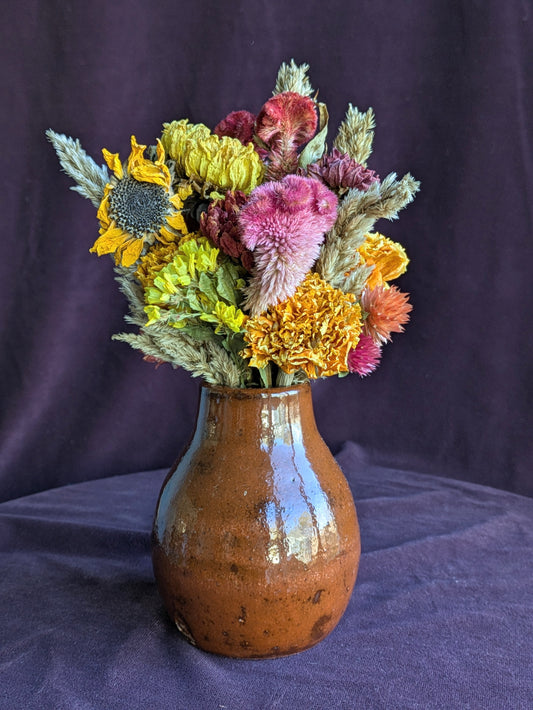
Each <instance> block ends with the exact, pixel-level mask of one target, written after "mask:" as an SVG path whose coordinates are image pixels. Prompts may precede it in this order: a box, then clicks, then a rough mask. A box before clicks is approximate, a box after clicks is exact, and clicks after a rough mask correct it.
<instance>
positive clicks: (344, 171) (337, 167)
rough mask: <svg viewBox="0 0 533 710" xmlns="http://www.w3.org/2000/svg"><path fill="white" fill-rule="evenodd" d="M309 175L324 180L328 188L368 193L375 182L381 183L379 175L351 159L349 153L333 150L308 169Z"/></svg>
mask: <svg viewBox="0 0 533 710" xmlns="http://www.w3.org/2000/svg"><path fill="white" fill-rule="evenodd" d="M307 175H309V177H314V178H316V179H318V180H322V181H323V182H324V183H325V184H326V185H327V186H328V187H330V188H332V189H335V188H355V189H356V190H361V191H362V192H366V191H367V190H368V188H369V187H370V186H371V185H372V183H374V182H379V175H376V173H375V172H374V171H373V170H370V169H369V168H365V166H364V165H361V164H360V163H357V162H356V161H355V160H353V158H350V156H349V155H348V153H341V152H340V150H338V149H337V148H333V150H332V151H331V153H330V154H329V155H327V154H326V155H324V156H323V157H322V158H321V159H320V160H319V161H318V162H317V163H313V164H312V165H309V166H308V167H307Z"/></svg>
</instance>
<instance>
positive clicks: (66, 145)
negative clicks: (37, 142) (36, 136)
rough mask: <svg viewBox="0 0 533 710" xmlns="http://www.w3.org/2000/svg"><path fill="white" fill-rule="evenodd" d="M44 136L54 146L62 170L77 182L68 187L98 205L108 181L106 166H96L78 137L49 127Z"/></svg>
mask: <svg viewBox="0 0 533 710" xmlns="http://www.w3.org/2000/svg"><path fill="white" fill-rule="evenodd" d="M46 137H47V138H48V140H49V141H50V143H51V144H52V145H53V146H54V150H55V152H56V153H57V157H58V158H59V162H60V164H61V167H62V168H63V170H64V171H65V172H66V174H67V175H68V176H69V177H71V178H72V179H73V180H74V181H75V182H76V183H77V185H76V186H75V187H71V188H70V189H71V190H74V192H78V193H79V194H80V195H83V197H87V198H88V199H89V200H90V201H91V202H92V203H93V205H94V206H95V207H99V205H100V202H101V201H102V198H103V196H104V188H105V186H106V184H107V183H108V182H109V173H108V171H107V168H106V166H105V165H102V166H98V165H97V164H96V163H95V162H94V160H93V159H92V158H91V157H90V156H88V155H87V153H86V152H85V151H84V150H83V148H82V147H81V144H80V142H79V140H78V139H76V140H74V139H73V138H69V137H68V136H65V135H64V134H62V133H56V132H55V131H52V130H51V129H48V130H47V131H46Z"/></svg>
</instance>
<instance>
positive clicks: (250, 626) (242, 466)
mask: <svg viewBox="0 0 533 710" xmlns="http://www.w3.org/2000/svg"><path fill="white" fill-rule="evenodd" d="M152 549H153V563H154V572H155V576H156V580H157V583H158V587H159V590H160V593H161V596H162V598H163V601H164V603H165V607H166V609H167V611H168V613H169V615H170V617H171V618H172V619H173V620H174V621H175V623H176V625H177V627H178V628H179V629H180V631H181V632H182V633H183V634H184V635H185V636H186V637H187V638H188V639H189V641H191V642H192V643H194V644H196V645H197V646H199V647H200V648H203V649H205V650H207V651H211V652H214V653H219V654H223V655H228V656H237V657H252V658H253V657H255V658H260V657H270V656H279V655H286V654H289V653H295V652H297V651H301V650H303V649H305V648H308V647H309V646H312V645H314V644H315V643H317V642H318V641H320V640H321V639H322V638H324V636H326V635H327V634H328V633H329V632H330V631H331V630H332V629H333V628H334V627H335V625H336V624H337V622H338V621H339V619H340V617H341V616H342V613H343V612H344V610H345V608H346V605H347V604H348V601H349V598H350V594H351V591H352V588H353V585H354V582H355V577H356V574H357V567H358V562H359V556H360V540H359V528H358V524H357V516H356V512H355V506H354V503H353V499H352V496H351V492H350V489H349V487H348V484H347V482H346V479H345V478H344V476H343V474H342V472H341V470H340V469H339V467H338V465H337V463H336V462H335V459H334V458H333V456H332V455H331V453H330V451H329V449H328V448H327V446H326V445H325V443H324V442H323V440H322V439H321V437H320V434H319V433H318V431H317V429H316V424H315V419H314V414H313V407H312V400H311V388H310V387H309V386H308V385H302V386H299V387H294V388H288V389H272V390H238V389H236V390H233V389H228V388H222V387H210V386H204V387H203V388H202V391H201V396H200V404H199V410H198V417H197V426H196V431H195V434H194V436H193V439H192V441H191V443H190V445H189V447H188V448H187V450H186V451H185V453H184V455H183V456H182V457H181V459H180V460H179V461H178V462H177V464H176V465H175V466H174V468H173V469H172V470H171V472H170V473H169V476H168V477H167V479H166V481H165V484H164V485H163V488H162V491H161V494H160V498H159V502H158V506H157V510H156V516H155V520H154V527H153V548H152Z"/></svg>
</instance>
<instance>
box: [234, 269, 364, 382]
mask: <svg viewBox="0 0 533 710" xmlns="http://www.w3.org/2000/svg"><path fill="white" fill-rule="evenodd" d="M361 329H362V322H361V308H360V307H359V304H358V303H357V301H356V297H355V296H354V295H353V294H351V293H343V292H342V291H340V290H339V289H336V288H333V286H330V285H329V284H328V283H326V282H325V281H324V280H323V279H321V278H320V276H318V274H315V273H309V274H307V276H306V277H305V279H304V280H303V281H302V283H301V284H300V285H299V286H298V288H297V289H296V291H295V293H294V295H293V296H291V297H290V298H288V299H286V300H285V301H283V302H282V303H280V304H278V305H277V306H274V307H271V308H269V309H268V310H267V311H265V312H264V313H262V314H260V315H259V316H256V317H254V318H249V319H248V320H247V322H246V327H245V332H244V340H245V342H246V343H247V345H248V347H247V348H245V350H243V351H242V353H241V354H242V356H243V357H246V358H250V365H251V366H253V367H258V368H263V367H265V366H266V365H267V363H268V362H269V361H273V362H275V363H276V364H277V365H278V366H279V367H280V368H281V369H282V370H283V371H284V372H286V373H288V374H291V373H293V372H296V371H297V370H304V372H305V373H306V375H307V376H308V377H310V378H312V379H314V378H317V377H327V376H328V375H338V374H340V373H342V372H348V364H347V359H348V353H349V352H350V351H351V350H352V349H353V348H355V346H356V345H357V343H358V342H359V336H360V334H361Z"/></svg>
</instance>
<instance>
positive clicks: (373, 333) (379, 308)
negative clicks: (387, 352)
mask: <svg viewBox="0 0 533 710" xmlns="http://www.w3.org/2000/svg"><path fill="white" fill-rule="evenodd" d="M408 299H409V294H408V293H402V291H400V290H399V289H398V288H396V286H390V287H388V286H376V288H372V289H370V288H365V289H364V291H363V293H362V295H361V308H362V309H363V311H364V312H365V313H367V317H366V319H365V322H364V332H365V333H366V334H367V335H369V336H370V337H371V338H372V340H374V342H375V343H378V344H381V343H385V342H386V341H387V340H390V339H391V337H390V334H391V333H403V326H404V325H405V323H407V321H408V320H409V312H410V311H412V309H413V307H412V305H411V304H410V303H409V301H408Z"/></svg>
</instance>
